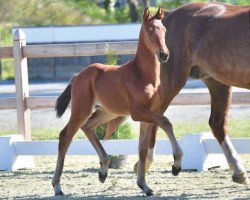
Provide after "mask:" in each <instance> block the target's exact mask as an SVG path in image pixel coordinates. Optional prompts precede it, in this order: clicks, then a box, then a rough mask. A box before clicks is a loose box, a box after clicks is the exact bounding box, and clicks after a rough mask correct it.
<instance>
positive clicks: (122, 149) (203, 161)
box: [0, 133, 250, 171]
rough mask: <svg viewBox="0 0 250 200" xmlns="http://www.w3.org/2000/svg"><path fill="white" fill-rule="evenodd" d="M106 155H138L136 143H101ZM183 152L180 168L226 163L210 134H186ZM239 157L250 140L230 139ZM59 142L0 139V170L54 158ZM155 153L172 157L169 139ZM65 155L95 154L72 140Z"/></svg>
mask: <svg viewBox="0 0 250 200" xmlns="http://www.w3.org/2000/svg"><path fill="white" fill-rule="evenodd" d="M101 142H102V145H103V146H104V149H105V150H106V152H107V153H108V154H109V155H137V154H138V140H108V141H101ZM178 143H179V144H180V146H181V148H182V150H183V152H184V157H183V163H182V168H183V169H184V170H189V169H192V170H193V169H195V170H197V171H206V170H208V169H209V168H212V167H217V166H219V167H222V168H226V167H227V166H228V165H227V162H226V158H225V156H224V154H222V150H221V148H220V146H219V144H218V142H217V141H216V140H215V139H214V137H213V135H212V133H202V134H192V135H186V136H185V137H184V138H183V139H181V140H178ZM232 143H233V144H234V146H235V148H236V150H237V151H238V153H240V154H246V153H247V154H249V153H250V139H232ZM57 148H58V141H55V140H52V141H25V140H24V139H23V137H22V136H21V135H11V136H2V137H0V170H10V171H12V170H17V169H20V168H30V167H33V166H34V162H33V157H32V156H34V155H35V156H37V155H57V153H58V151H57ZM155 153H156V154H158V155H159V154H172V149H171V145H170V142H169V140H157V142H156V149H155ZM67 154H68V155H96V152H95V150H94V148H93V146H92V145H91V143H90V142H89V141H88V140H76V141H73V142H72V144H71V145H70V147H69V150H68V153H67Z"/></svg>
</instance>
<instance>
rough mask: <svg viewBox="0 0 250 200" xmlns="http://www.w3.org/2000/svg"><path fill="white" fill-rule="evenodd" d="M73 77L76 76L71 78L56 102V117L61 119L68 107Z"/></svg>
mask: <svg viewBox="0 0 250 200" xmlns="http://www.w3.org/2000/svg"><path fill="white" fill-rule="evenodd" d="M75 77H76V75H75V76H73V77H72V78H71V80H70V82H69V84H68V86H67V87H66V89H65V90H64V91H63V93H62V94H61V95H60V96H59V97H58V98H57V100H56V107H55V109H56V116H57V117H61V116H62V115H63V114H64V112H65V110H66V108H67V107H68V105H69V102H70V99H71V86H72V83H73V81H74V79H75Z"/></svg>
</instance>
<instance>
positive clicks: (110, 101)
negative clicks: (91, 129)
mask: <svg viewBox="0 0 250 200" xmlns="http://www.w3.org/2000/svg"><path fill="white" fill-rule="evenodd" d="M96 101H97V104H99V105H101V106H102V107H103V108H104V109H105V110H106V111H107V112H109V113H110V114H113V115H117V116H126V115H130V111H129V107H128V103H127V101H126V99H124V97H122V96H121V95H120V94H119V91H114V90H112V91H110V92H107V91H106V93H102V94H99V95H97V96H96Z"/></svg>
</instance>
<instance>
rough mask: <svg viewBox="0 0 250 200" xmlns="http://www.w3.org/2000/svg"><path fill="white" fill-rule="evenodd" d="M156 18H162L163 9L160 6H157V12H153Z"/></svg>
mask: <svg viewBox="0 0 250 200" xmlns="http://www.w3.org/2000/svg"><path fill="white" fill-rule="evenodd" d="M155 17H156V19H162V18H163V17H164V10H163V9H162V7H161V6H159V9H158V11H157V13H156V14H155Z"/></svg>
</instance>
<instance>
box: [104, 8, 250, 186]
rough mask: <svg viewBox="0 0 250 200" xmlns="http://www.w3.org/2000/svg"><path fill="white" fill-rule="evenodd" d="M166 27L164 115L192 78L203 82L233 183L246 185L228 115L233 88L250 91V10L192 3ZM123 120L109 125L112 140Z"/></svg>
mask: <svg viewBox="0 0 250 200" xmlns="http://www.w3.org/2000/svg"><path fill="white" fill-rule="evenodd" d="M163 24H164V26H165V27H166V29H167V30H168V31H167V33H166V43H167V46H168V49H169V52H170V57H169V59H168V62H167V63H163V64H162V73H161V75H162V83H163V84H164V91H165V93H166V94H165V99H164V102H163V106H162V108H161V109H162V111H165V110H166V109H167V108H168V106H169V104H170V102H171V101H172V100H173V98H174V97H175V96H176V95H177V94H178V93H179V91H180V90H181V89H182V88H183V86H184V85H185V83H186V81H187V78H188V76H191V77H193V78H196V79H201V80H202V81H203V82H204V83H205V84H206V85H207V87H208V89H209V92H210V95H211V116H210V119H209V125H210V127H211V129H212V132H213V134H214V136H215V137H216V139H217V140H218V142H219V144H220V145H221V147H222V150H223V151H224V154H225V156H226V158H227V161H228V164H229V166H230V168H231V170H232V172H233V181H235V182H237V183H247V180H248V178H247V174H246V170H245V168H244V166H243V164H242V161H241V159H240V158H239V156H238V154H237V152H236V151H235V148H234V147H233V145H232V143H231V141H230V139H229V136H228V109H229V107H230V104H231V96H232V93H231V86H236V87H242V88H247V89H250V6H234V5H228V4H221V3H192V4H188V5H185V6H182V7H180V8H178V9H176V10H174V11H173V12H166V13H165V18H164V19H163ZM121 120H122V119H121V118H118V119H116V120H115V121H111V122H110V124H109V125H108V126H109V127H110V128H109V129H108V130H109V132H108V133H107V134H108V135H110V133H111V131H112V130H113V129H115V127H117V126H118V124H119V122H120V121H121ZM156 131H157V127H156V126H154V125H152V127H151V141H150V144H149V151H148V152H149V154H148V157H147V168H148V167H149V165H150V164H151V163H152V161H153V151H154V146H155V140H156V139H155V138H156ZM106 138H108V136H107V137H106ZM135 171H137V164H136V165H135Z"/></svg>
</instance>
